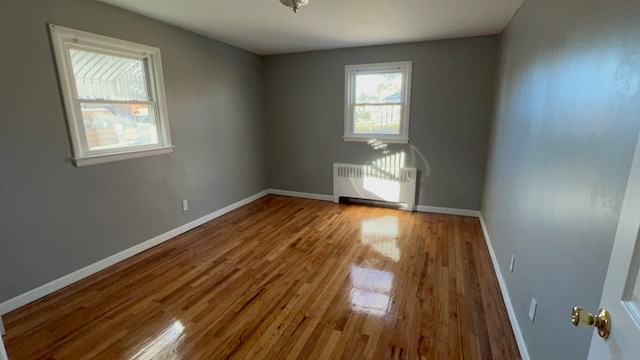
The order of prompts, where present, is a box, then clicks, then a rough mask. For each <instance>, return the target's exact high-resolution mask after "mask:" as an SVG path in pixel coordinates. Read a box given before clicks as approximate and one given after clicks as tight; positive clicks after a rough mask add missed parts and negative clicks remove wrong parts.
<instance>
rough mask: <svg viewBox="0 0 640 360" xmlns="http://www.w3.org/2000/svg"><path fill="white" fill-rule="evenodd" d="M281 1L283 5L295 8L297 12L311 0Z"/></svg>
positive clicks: (294, 10)
mask: <svg viewBox="0 0 640 360" xmlns="http://www.w3.org/2000/svg"><path fill="white" fill-rule="evenodd" d="M280 2H281V3H282V5H284V6H286V7H288V8H290V9H291V10H293V12H294V13H297V12H298V9H300V8H301V7H303V6H305V5H307V4H308V3H309V0H280Z"/></svg>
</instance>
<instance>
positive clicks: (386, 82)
mask: <svg viewBox="0 0 640 360" xmlns="http://www.w3.org/2000/svg"><path fill="white" fill-rule="evenodd" d="M401 93H402V74H401V73H399V72H393V73H383V74H361V75H360V74H357V75H356V104H355V106H354V133H356V134H396V135H397V134H400V117H401V110H402V102H401Z"/></svg>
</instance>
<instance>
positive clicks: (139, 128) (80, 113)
mask: <svg viewBox="0 0 640 360" xmlns="http://www.w3.org/2000/svg"><path fill="white" fill-rule="evenodd" d="M51 31H52V35H53V39H54V48H55V50H56V62H57V63H58V67H59V70H60V71H59V73H60V81H61V85H62V86H61V87H62V89H63V95H64V98H65V105H66V110H67V120H68V121H69V123H70V126H69V129H70V131H71V135H72V136H71V137H72V140H73V148H74V160H75V162H76V164H77V165H79V166H81V165H89V164H95V163H100V162H105V161H114V160H121V159H126V158H131V157H140V156H147V155H154V154H161V153H167V152H170V151H171V150H170V149H171V142H170V138H169V129H168V123H167V119H166V109H165V104H164V90H163V88H162V83H163V81H162V72H161V68H160V66H161V65H160V52H159V50H158V49H157V48H152V47H148V46H145V45H139V44H135V43H130V42H127V41H123V40H118V39H112V38H108V37H105V36H101V35H95V34H90V33H86V32H82V31H78V30H73V29H68V28H63V27H60V26H55V25H52V27H51ZM116 155H117V156H116Z"/></svg>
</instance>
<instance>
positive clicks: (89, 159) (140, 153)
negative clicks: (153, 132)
mask: <svg viewBox="0 0 640 360" xmlns="http://www.w3.org/2000/svg"><path fill="white" fill-rule="evenodd" d="M173 148H174V146H167V147H163V148H159V149H149V150H136V151H131V152H121V153H117V154H108V155H95V156H85V157H82V158H77V159H73V164H74V165H75V166H77V167H83V166H88V165H95V164H102V163H107V162H112V161H120V160H127V159H135V158H140V157H146V156H154V155H162V154H170V153H172V152H173Z"/></svg>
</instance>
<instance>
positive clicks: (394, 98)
mask: <svg viewBox="0 0 640 360" xmlns="http://www.w3.org/2000/svg"><path fill="white" fill-rule="evenodd" d="M401 89H402V73H399V72H397V73H396V72H394V73H385V74H359V75H356V99H355V100H356V104H384V103H398V102H401V101H402V96H401V91H402V90H401Z"/></svg>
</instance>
